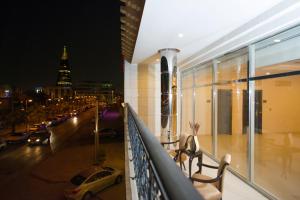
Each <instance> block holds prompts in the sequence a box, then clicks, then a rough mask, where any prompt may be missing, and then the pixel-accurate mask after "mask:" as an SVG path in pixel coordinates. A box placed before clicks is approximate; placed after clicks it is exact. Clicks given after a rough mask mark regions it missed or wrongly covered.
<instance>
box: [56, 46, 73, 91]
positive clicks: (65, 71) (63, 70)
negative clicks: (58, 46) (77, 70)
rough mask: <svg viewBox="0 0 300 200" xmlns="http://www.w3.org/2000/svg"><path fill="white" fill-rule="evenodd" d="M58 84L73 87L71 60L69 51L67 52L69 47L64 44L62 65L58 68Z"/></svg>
mask: <svg viewBox="0 0 300 200" xmlns="http://www.w3.org/2000/svg"><path fill="white" fill-rule="evenodd" d="M56 85H57V86H61V87H71V86H72V82H71V69H70V66H69V60H68V53H67V47H66V46H64V51H63V54H62V56H61V59H60V65H59V69H58V76H57V82H56Z"/></svg>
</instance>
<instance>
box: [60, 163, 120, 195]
mask: <svg viewBox="0 0 300 200" xmlns="http://www.w3.org/2000/svg"><path fill="white" fill-rule="evenodd" d="M121 181H122V175H121V171H120V170H118V169H115V168H112V167H97V166H94V167H91V168H89V169H86V170H84V171H82V172H80V173H78V174H77V175H75V176H74V177H73V178H72V179H71V181H70V182H71V184H72V186H71V188H69V189H66V190H65V192H64V195H65V197H66V198H67V199H73V200H81V199H84V200H86V199H90V198H91V196H92V195H93V194H96V193H97V192H99V191H101V190H103V189H104V188H106V187H108V186H111V185H113V184H115V183H116V184H117V183H120V182H121Z"/></svg>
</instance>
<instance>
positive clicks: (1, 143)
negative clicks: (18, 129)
mask: <svg viewBox="0 0 300 200" xmlns="http://www.w3.org/2000/svg"><path fill="white" fill-rule="evenodd" d="M6 146H7V144H6V141H5V140H4V138H0V150H3V149H5V148H6Z"/></svg>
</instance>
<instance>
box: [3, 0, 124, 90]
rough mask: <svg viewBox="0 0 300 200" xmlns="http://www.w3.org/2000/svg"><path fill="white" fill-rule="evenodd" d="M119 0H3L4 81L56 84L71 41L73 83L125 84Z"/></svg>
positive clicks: (15, 83) (22, 83) (6, 82)
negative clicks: (62, 56)
mask: <svg viewBox="0 0 300 200" xmlns="http://www.w3.org/2000/svg"><path fill="white" fill-rule="evenodd" d="M119 6H120V3H119V0H106V1H104V0H86V1H83V0H68V1H64V0H51V1H42V0H40V1H30V0H29V1H27V0H25V1H24V0H13V1H6V3H4V2H3V1H1V3H0V84H14V85H16V86H19V87H20V86H21V87H23V88H26V89H29V88H31V87H35V86H48V85H55V82H56V78H57V69H58V67H59V59H60V56H61V53H62V50H63V46H64V45H67V47H68V51H69V62H70V66H71V71H72V74H71V75H72V80H73V84H76V83H78V82H80V81H85V80H92V81H112V82H113V84H115V85H116V86H117V87H118V88H121V87H122V82H123V77H122V74H123V72H122V67H121V57H120V14H119V13H120V12H119Z"/></svg>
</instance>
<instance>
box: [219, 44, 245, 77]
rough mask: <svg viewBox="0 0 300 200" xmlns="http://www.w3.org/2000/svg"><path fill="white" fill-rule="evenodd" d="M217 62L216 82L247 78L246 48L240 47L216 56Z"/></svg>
mask: <svg viewBox="0 0 300 200" xmlns="http://www.w3.org/2000/svg"><path fill="white" fill-rule="evenodd" d="M217 63H218V69H217V74H216V82H218V83H222V82H228V81H236V80H240V79H245V78H247V69H248V52H247V49H241V50H239V51H236V52H234V53H232V54H229V55H226V56H224V57H221V58H218V60H217Z"/></svg>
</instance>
